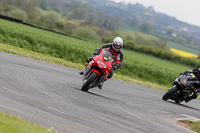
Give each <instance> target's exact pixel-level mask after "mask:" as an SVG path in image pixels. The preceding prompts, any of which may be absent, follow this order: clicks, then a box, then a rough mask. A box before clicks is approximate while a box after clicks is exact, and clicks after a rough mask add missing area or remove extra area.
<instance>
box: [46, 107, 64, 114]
mask: <svg viewBox="0 0 200 133" xmlns="http://www.w3.org/2000/svg"><path fill="white" fill-rule="evenodd" d="M47 108H49V109H51V110H53V111H56V112H58V113H61V114H63V115H65V113H63V112H61V111H59V110H57V109H54V108H52V107H49V106H47Z"/></svg>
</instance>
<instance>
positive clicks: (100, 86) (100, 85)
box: [98, 78, 108, 89]
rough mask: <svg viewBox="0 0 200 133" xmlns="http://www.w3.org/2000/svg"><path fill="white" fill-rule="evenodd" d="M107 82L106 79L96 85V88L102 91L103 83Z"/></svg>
mask: <svg viewBox="0 0 200 133" xmlns="http://www.w3.org/2000/svg"><path fill="white" fill-rule="evenodd" d="M107 80H108V78H106V79H105V80H104V81H102V82H101V83H100V84H99V85H98V88H99V89H102V87H103V83H104V82H105V81H107Z"/></svg>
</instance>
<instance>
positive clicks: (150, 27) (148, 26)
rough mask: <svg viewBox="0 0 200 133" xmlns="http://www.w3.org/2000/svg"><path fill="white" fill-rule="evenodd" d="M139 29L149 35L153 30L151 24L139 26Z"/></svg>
mask: <svg viewBox="0 0 200 133" xmlns="http://www.w3.org/2000/svg"><path fill="white" fill-rule="evenodd" d="M139 29H140V30H141V31H142V32H144V33H149V32H150V31H152V29H153V28H152V25H151V24H149V23H146V22H145V23H142V24H141V25H139Z"/></svg>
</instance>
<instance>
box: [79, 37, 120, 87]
mask: <svg viewBox="0 0 200 133" xmlns="http://www.w3.org/2000/svg"><path fill="white" fill-rule="evenodd" d="M122 47H123V39H122V38H121V37H115V38H114V40H113V42H111V43H106V44H104V45H103V46H102V47H101V48H100V47H99V48H97V49H96V50H95V52H94V53H93V57H95V56H96V55H99V54H100V52H101V51H109V52H110V53H111V54H112V55H113V59H114V64H113V66H112V71H110V73H109V74H108V79H110V78H111V77H112V76H113V73H114V71H115V70H116V69H118V68H120V67H121V65H122V61H123V57H124V54H123V52H122V50H121V48H122ZM93 57H89V58H88V59H87V63H89V62H90V61H92V59H93ZM84 70H85V69H84ZM84 70H83V71H81V72H79V74H80V75H83V73H84ZM103 83H104V82H102V83H101V84H100V85H98V87H99V89H101V88H102V86H103Z"/></svg>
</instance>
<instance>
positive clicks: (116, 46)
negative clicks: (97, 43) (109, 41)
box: [114, 44, 122, 49]
mask: <svg viewBox="0 0 200 133" xmlns="http://www.w3.org/2000/svg"><path fill="white" fill-rule="evenodd" d="M114 47H115V48H116V49H121V47H122V46H120V45H116V44H114Z"/></svg>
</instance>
